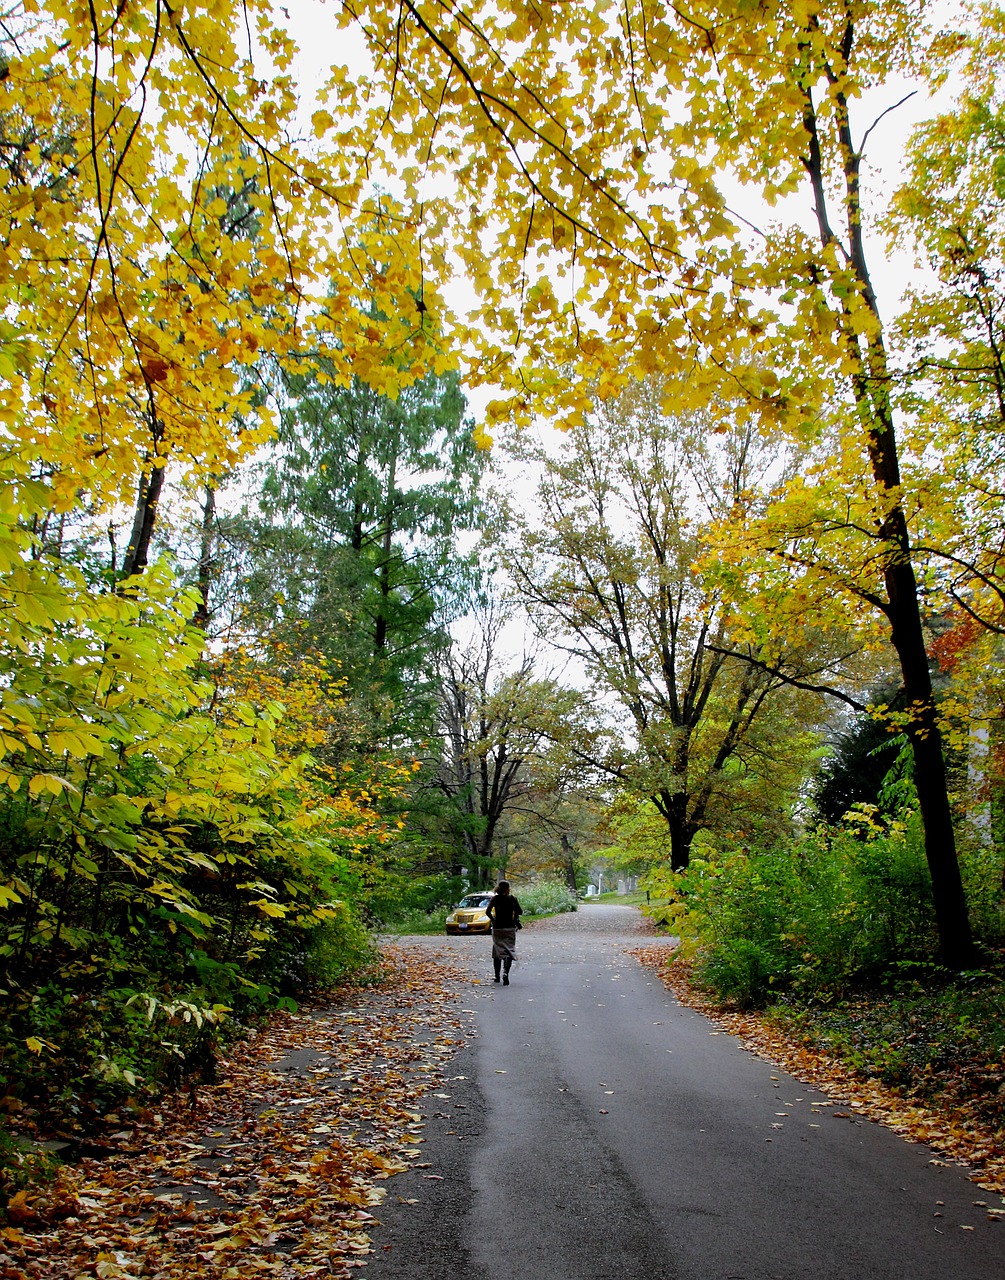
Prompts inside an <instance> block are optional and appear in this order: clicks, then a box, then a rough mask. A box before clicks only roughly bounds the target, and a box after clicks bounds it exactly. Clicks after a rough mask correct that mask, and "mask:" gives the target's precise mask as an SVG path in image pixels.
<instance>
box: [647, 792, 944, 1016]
mask: <svg viewBox="0 0 1005 1280" xmlns="http://www.w3.org/2000/svg"><path fill="white" fill-rule="evenodd" d="M665 887H666V888H667V889H668V890H669V891H670V893H671V895H672V900H673V904H674V905H673V906H672V907H671V908H669V909H664V910H663V912H662V915H663V918H664V919H665V920H666V922H667V923H668V925H669V927H671V928H677V929H678V930H679V931H680V932H681V934H682V935H683V936H684V937H685V938H686V940H687V946H688V947H689V948H690V950H691V951H692V952H693V953H694V954H695V955H696V960H697V971H698V974H699V977H700V979H701V980H702V981H704V982H705V983H707V984H708V985H709V986H710V987H711V988H712V989H713V990H714V991H715V992H716V993H717V994H718V995H720V996H722V997H724V998H727V999H732V1000H736V1001H737V1002H738V1003H741V1004H746V1005H751V1004H759V1003H763V1002H764V1001H765V1000H766V999H767V997H768V995H769V993H771V992H772V991H781V990H784V989H787V988H792V989H796V990H801V991H817V992H820V991H826V992H832V993H835V992H841V991H845V990H847V989H849V988H850V987H851V986H852V985H853V984H855V983H857V982H862V981H871V980H875V979H876V978H878V977H880V976H881V975H882V974H884V973H885V972H887V971H888V970H889V969H890V968H891V967H892V966H894V965H901V966H903V965H911V964H919V965H920V964H926V963H929V962H931V961H932V960H933V959H934V957H935V955H936V951H937V937H936V933H935V927H934V919H933V911H932V905H931V885H930V881H929V877H928V870H927V866H926V863H925V859H924V852H923V848H922V844H921V833H920V830H919V824H918V822H917V819H916V818H911V819H910V820H909V821H908V822H906V823H903V824H895V825H893V826H891V827H890V828H888V829H884V828H883V827H880V826H878V825H877V824H876V823H875V820H874V817H873V814H872V813H871V812H870V811H860V812H859V813H857V814H856V815H855V818H854V820H853V821H852V822H850V823H848V824H846V825H845V826H843V827H840V828H824V827H821V828H819V829H818V830H817V831H815V832H813V833H811V834H809V835H807V836H805V837H804V838H802V839H800V840H795V841H793V842H791V843H789V844H786V845H782V846H779V847H777V848H775V849H772V850H770V851H767V852H762V853H756V854H750V853H747V852H737V851H733V852H730V853H726V854H721V853H718V852H716V851H714V850H711V851H709V852H708V854H707V855H706V856H703V857H700V858H699V857H696V858H695V859H694V865H693V866H692V867H691V868H690V869H689V870H688V871H687V872H686V873H684V875H682V876H680V877H677V878H676V883H675V884H674V885H673V886H669V885H668V886H665Z"/></svg>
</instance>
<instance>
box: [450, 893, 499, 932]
mask: <svg viewBox="0 0 1005 1280" xmlns="http://www.w3.org/2000/svg"><path fill="white" fill-rule="evenodd" d="M491 897H492V895H491V893H469V894H467V895H466V896H465V897H463V898H462V899H461V900H460V902H458V904H457V906H456V907H454V909H453V911H451V913H450V915H448V916H447V933H491V931H492V923H491V921H490V920H489V918H488V916H487V915H486V914H485V908H486V907H487V906H488V905H489V901H490V899H491Z"/></svg>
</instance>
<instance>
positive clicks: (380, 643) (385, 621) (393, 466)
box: [373, 439, 398, 657]
mask: <svg viewBox="0 0 1005 1280" xmlns="http://www.w3.org/2000/svg"><path fill="white" fill-rule="evenodd" d="M397 469H398V441H397V439H396V440H395V443H394V447H393V448H392V450H391V459H390V462H389V463H388V472H387V494H386V497H385V500H384V528H383V533H382V538H381V560H380V564H379V565H378V567H377V582H378V587H379V591H380V601H379V603H378V605H377V618H376V621H375V623H374V629H373V649H374V653H375V655H376V656H378V657H382V656H383V655H384V653H385V652H386V650H387V633H388V627H389V618H388V614H389V612H390V609H389V606H390V601H391V552H392V550H393V549H394V507H395V502H394V487H395V484H396V482H397Z"/></svg>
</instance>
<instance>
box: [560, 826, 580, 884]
mask: <svg viewBox="0 0 1005 1280" xmlns="http://www.w3.org/2000/svg"><path fill="white" fill-rule="evenodd" d="M561 839H562V869H563V870H564V872H565V883H566V884H567V885H568V886H569V888H570V889H571V890H572V892H573V893H575V892H576V860H575V859H576V851H575V849H574V848H573V847H572V841H571V840H570V839H569V837H568V836H567V835H566V833H565V832H564V831H563V832H562V837H561Z"/></svg>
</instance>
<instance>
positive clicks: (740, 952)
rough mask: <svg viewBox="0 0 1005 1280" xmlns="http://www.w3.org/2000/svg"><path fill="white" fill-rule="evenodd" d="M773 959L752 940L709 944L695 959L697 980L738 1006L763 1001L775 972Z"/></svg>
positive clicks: (744, 1006)
mask: <svg viewBox="0 0 1005 1280" xmlns="http://www.w3.org/2000/svg"><path fill="white" fill-rule="evenodd" d="M776 969H777V960H776V958H775V957H773V956H770V955H768V953H767V952H766V951H765V950H764V949H763V948H762V947H761V946H759V945H758V944H757V943H756V942H747V941H745V940H744V939H743V938H734V939H731V940H730V941H729V942H726V943H723V944H722V945H720V946H717V947H714V948H712V949H711V950H710V951H708V952H707V954H705V955H704V956H703V957H702V958H701V960H700V961H699V963H698V966H697V969H696V975H697V978H698V981H699V982H700V983H702V984H703V985H704V986H707V987H710V988H711V989H712V990H713V991H714V992H715V993H716V994H717V995H718V996H719V997H720V998H721V999H723V1000H730V1001H732V1002H733V1003H734V1004H736V1005H738V1006H739V1007H740V1008H741V1009H751V1008H755V1007H757V1006H759V1005H762V1004H764V1003H765V1000H766V998H767V996H768V992H769V991H770V989H771V984H772V982H773V980H774V978H775V976H776Z"/></svg>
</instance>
